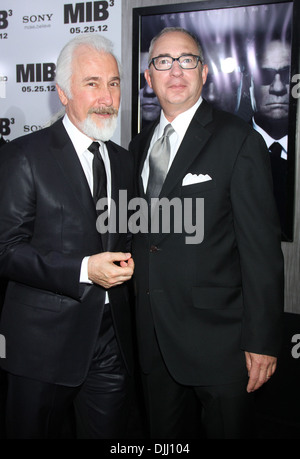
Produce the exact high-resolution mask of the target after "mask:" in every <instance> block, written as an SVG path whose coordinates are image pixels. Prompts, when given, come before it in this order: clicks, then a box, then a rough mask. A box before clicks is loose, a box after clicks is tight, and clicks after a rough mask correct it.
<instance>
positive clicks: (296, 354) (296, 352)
mask: <svg viewBox="0 0 300 459" xmlns="http://www.w3.org/2000/svg"><path fill="white" fill-rule="evenodd" d="M292 343H293V344H295V343H296V344H295V346H294V347H293V348H292V357H293V358H294V359H299V358H300V335H294V336H293V338H292Z"/></svg>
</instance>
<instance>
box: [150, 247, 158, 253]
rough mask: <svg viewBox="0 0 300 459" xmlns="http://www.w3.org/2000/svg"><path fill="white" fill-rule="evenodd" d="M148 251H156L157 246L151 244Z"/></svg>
mask: <svg viewBox="0 0 300 459" xmlns="http://www.w3.org/2000/svg"><path fill="white" fill-rule="evenodd" d="M150 252H151V253H155V252H158V247H156V245H151V247H150Z"/></svg>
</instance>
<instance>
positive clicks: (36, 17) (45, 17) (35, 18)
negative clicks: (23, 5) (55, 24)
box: [23, 14, 53, 24]
mask: <svg viewBox="0 0 300 459" xmlns="http://www.w3.org/2000/svg"><path fill="white" fill-rule="evenodd" d="M52 16H53V14H33V15H31V16H23V24H28V22H31V23H35V22H50V21H51V20H52Z"/></svg>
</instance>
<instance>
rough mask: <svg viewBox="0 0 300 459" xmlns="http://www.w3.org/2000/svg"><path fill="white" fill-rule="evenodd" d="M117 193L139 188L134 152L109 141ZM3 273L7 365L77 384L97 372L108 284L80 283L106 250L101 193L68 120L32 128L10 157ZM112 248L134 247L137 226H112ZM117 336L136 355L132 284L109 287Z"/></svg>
mask: <svg viewBox="0 0 300 459" xmlns="http://www.w3.org/2000/svg"><path fill="white" fill-rule="evenodd" d="M107 148H108V153H109V157H110V161H111V170H112V199H114V201H115V203H116V207H117V209H118V192H119V190H122V189H123V190H127V192H128V197H129V199H130V196H131V194H132V180H133V174H132V171H133V169H132V161H131V157H130V156H129V154H128V152H127V151H126V150H124V149H122V148H121V147H119V146H117V145H116V144H114V143H113V142H107ZM0 161H1V164H0V214H1V226H0V276H3V277H5V278H8V279H9V284H8V288H7V292H6V298H5V303H4V308H3V312H2V317H1V328H0V330H1V331H0V333H1V334H3V335H4V336H5V338H6V346H7V350H6V354H7V358H6V359H2V360H1V362H0V363H1V365H2V366H3V368H4V369H6V370H8V371H10V372H12V373H15V374H17V375H23V376H26V377H29V378H34V379H39V380H42V381H47V382H51V383H58V384H64V385H70V386H76V385H79V384H80V383H82V382H83V381H84V379H85V376H86V374H87V371H88V368H89V365H90V362H91V358H92V355H93V350H94V345H95V341H96V338H97V335H98V331H99V327H100V323H101V318H102V313H103V308H104V302H105V290H104V289H103V288H101V287H99V286H97V285H87V284H79V277H80V267H81V262H82V259H83V257H85V256H88V255H93V254H96V253H99V252H102V251H103V247H102V242H101V236H100V234H99V233H98V232H97V230H96V218H97V217H96V211H95V206H94V203H93V199H92V196H91V193H90V189H89V187H88V183H87V180H86V178H85V175H84V172H83V169H82V167H81V164H80V161H79V159H78V156H77V154H76V152H75V150H74V147H73V145H72V143H71V140H70V138H69V136H68V134H67V132H66V130H65V128H64V126H63V124H62V121H61V120H60V121H58V122H56V123H55V124H54V125H53V126H51V127H49V128H47V129H44V130H41V131H39V132H37V133H34V134H32V135H28V136H24V137H22V138H19V139H17V140H15V141H13V142H10V144H9V145H7V146H6V147H3V149H2V151H1V155H0ZM107 250H109V251H122V252H125V251H127V250H128V247H127V234H125V233H124V234H112V235H110V237H109V242H108V248H107ZM109 299H110V303H111V308H112V314H113V319H114V325H115V329H116V334H117V339H118V341H119V345H120V347H121V351H122V353H123V357H124V360H125V363H126V365H127V367H128V369H130V367H131V363H132V355H131V352H132V349H131V329H130V326H131V320H130V306H129V302H128V293H127V286H126V285H121V286H118V287H115V288H113V289H111V290H110V291H109Z"/></svg>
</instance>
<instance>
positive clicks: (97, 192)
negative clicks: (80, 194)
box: [88, 142, 107, 204]
mask: <svg viewBox="0 0 300 459" xmlns="http://www.w3.org/2000/svg"><path fill="white" fill-rule="evenodd" d="M99 147H100V145H99V143H98V142H93V143H92V144H91V145H90V146H89V148H88V149H89V151H90V152H91V153H93V155H94V159H93V181H94V188H93V198H94V202H95V204H97V202H98V201H99V199H101V198H106V197H107V179H106V171H105V166H104V162H103V159H102V156H101V154H100V151H99Z"/></svg>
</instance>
